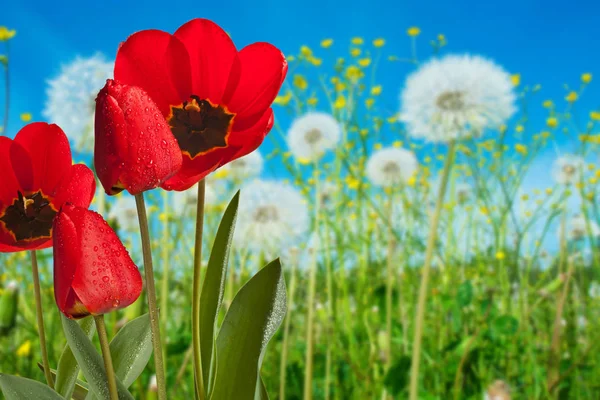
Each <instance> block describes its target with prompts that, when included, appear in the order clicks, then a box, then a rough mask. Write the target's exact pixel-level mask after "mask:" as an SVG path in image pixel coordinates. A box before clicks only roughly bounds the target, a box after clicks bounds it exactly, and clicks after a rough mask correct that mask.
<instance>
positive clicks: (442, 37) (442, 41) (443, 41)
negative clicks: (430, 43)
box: [437, 33, 447, 46]
mask: <svg viewBox="0 0 600 400" xmlns="http://www.w3.org/2000/svg"><path fill="white" fill-rule="evenodd" d="M437 39H438V42H440V46H445V45H446V43H447V42H446V35H444V34H441V33H440V34H439V35H437Z"/></svg>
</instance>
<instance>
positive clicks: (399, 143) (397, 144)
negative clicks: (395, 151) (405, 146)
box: [392, 140, 402, 147]
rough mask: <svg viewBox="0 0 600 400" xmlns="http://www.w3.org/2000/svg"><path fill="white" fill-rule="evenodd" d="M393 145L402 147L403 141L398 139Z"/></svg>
mask: <svg viewBox="0 0 600 400" xmlns="http://www.w3.org/2000/svg"><path fill="white" fill-rule="evenodd" d="M392 146H394V147H402V141H400V140H396V141H395V142H394V143H392Z"/></svg>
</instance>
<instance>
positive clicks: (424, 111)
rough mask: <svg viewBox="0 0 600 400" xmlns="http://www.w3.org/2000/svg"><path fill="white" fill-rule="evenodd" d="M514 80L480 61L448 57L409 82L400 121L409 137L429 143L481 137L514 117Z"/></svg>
mask: <svg viewBox="0 0 600 400" xmlns="http://www.w3.org/2000/svg"><path fill="white" fill-rule="evenodd" d="M515 99H516V96H515V93H514V88H513V84H512V82H511V79H510V75H509V74H508V73H507V72H506V71H505V70H504V69H503V68H502V67H500V66H498V65H497V64H495V63H493V62H492V61H490V60H487V59H485V58H483V57H480V56H471V55H448V56H445V57H443V58H435V59H433V60H431V61H429V62H427V63H426V64H424V65H423V66H422V67H421V68H419V69H418V70H417V71H415V72H414V73H412V74H411V75H409V77H408V78H407V79H406V84H405V88H404V90H403V91H402V94H401V110H400V119H401V121H403V122H404V123H405V124H406V127H407V130H408V133H409V134H410V135H411V136H413V137H415V138H422V139H425V140H427V141H429V142H448V141H450V140H454V139H461V138H466V137H470V136H479V135H481V134H483V132H484V131H485V130H486V129H490V128H492V129H493V128H497V127H499V126H500V125H502V124H503V123H504V122H505V121H506V120H507V119H509V118H510V117H511V116H512V115H513V114H514V113H515V110H516V108H515Z"/></svg>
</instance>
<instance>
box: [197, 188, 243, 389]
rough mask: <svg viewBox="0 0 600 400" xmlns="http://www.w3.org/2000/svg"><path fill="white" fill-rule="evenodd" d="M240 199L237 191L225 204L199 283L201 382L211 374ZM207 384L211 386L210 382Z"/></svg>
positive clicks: (205, 380) (207, 380) (207, 379)
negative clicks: (218, 318) (200, 282)
mask: <svg viewBox="0 0 600 400" xmlns="http://www.w3.org/2000/svg"><path fill="white" fill-rule="evenodd" d="M239 200H240V192H239V190H238V192H237V193H236V194H235V196H233V199H231V202H230V203H229V205H228V206H227V209H226V210H225V213H224V214H223V218H222V219H221V223H220V224H219V229H218V230H217V235H216V236H215V241H214V243H213V247H212V251H211V253H210V258H209V260H208V266H207V268H206V276H205V278H204V283H203V284H202V293H201V294H200V349H201V351H200V354H201V356H202V375H203V379H204V382H209V377H210V368H211V364H212V363H211V359H212V354H213V342H214V338H215V328H216V324H217V315H218V314H219V308H220V307H221V302H222V300H223V291H224V290H225V280H226V277H227V263H228V261H229V252H230V247H231V240H232V238H233V231H234V228H235V221H236V218H237V211H238V205H239ZM207 386H210V382H209V383H208V385H207Z"/></svg>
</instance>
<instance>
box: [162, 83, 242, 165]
mask: <svg viewBox="0 0 600 400" xmlns="http://www.w3.org/2000/svg"><path fill="white" fill-rule="evenodd" d="M234 116H235V114H233V113H230V112H229V111H228V110H227V108H225V107H223V106H222V105H214V104H212V103H211V102H210V101H209V100H205V99H200V98H199V97H198V96H194V95H192V96H190V100H189V101H186V102H184V103H183V104H182V105H180V106H177V107H171V115H170V116H169V117H168V118H167V121H168V122H169V126H170V127H171V132H173V135H174V136H175V139H177V143H178V144H179V147H180V148H181V151H182V153H183V154H186V155H188V156H189V157H190V158H191V159H194V158H195V157H196V156H198V155H203V154H206V153H208V152H210V151H212V150H215V149H218V148H225V147H227V146H228V137H229V133H230V132H231V126H232V125H233V118H234Z"/></svg>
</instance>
